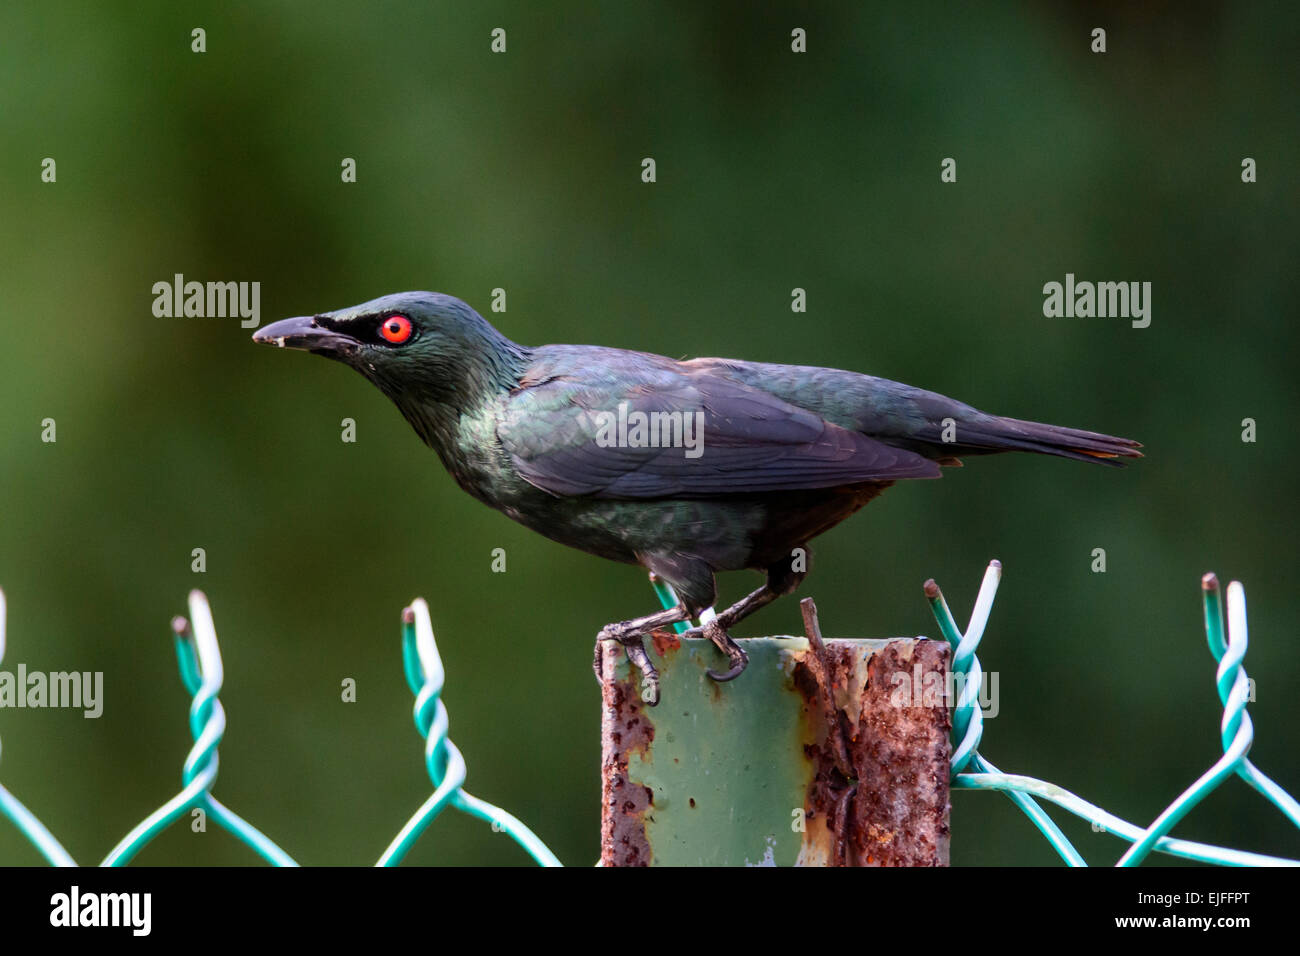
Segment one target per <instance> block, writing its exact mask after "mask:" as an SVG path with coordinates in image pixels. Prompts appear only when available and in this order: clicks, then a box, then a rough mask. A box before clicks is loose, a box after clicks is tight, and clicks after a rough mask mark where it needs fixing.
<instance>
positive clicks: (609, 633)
mask: <svg viewBox="0 0 1300 956" xmlns="http://www.w3.org/2000/svg"><path fill="white" fill-rule="evenodd" d="M626 623H627V622H626V621H621V622H619V623H617V624H607V625H605V627H603V628H601V630H600V633H599V634H597V635H596V659H595V660H594V661H593V662H592V668H593V669H594V670H595V671H596V681H597V683H599V682H600V679H601V666H600V664H601V651H602V650H603V647H602V645H603V644H604V643H605V642H607V641H618V643H620V644H622V645H623V650H624V651H626V652H627V659H628V662H629V663H632V664H635V665H636V666H637V667H638V668H640V669H641V683H642V687H641V699H642V700H643V701H645V702H646V703H647V704H649V705H650V706H651V707H654V706H657V705H658V703H659V671H658V670H656V669H655V666H654V664H652V663H651V662H650V656H649V655H648V654H647V653H646V650H645V644H644V643H643V642H642V638H641V635H640V634H639V633H636V632H634V631H631V630H629V629H628V628H627V627H626V626H625V625H626Z"/></svg>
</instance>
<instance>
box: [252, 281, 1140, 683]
mask: <svg viewBox="0 0 1300 956" xmlns="http://www.w3.org/2000/svg"><path fill="white" fill-rule="evenodd" d="M395 315H400V316H405V317H406V318H407V319H409V320H410V322H411V325H412V328H413V334H412V335H411V337H410V338H409V340H407V341H404V342H402V343H400V344H394V343H392V342H390V341H387V340H385V338H384V337H383V336H381V335H380V334H379V328H380V325H381V323H383V322H385V321H386V320H388V319H390V318H391V317H393V316H395ZM254 339H255V340H256V341H260V342H265V343H267V344H278V345H280V346H282V347H290V348H301V349H306V350H309V351H313V352H316V353H318V354H322V355H326V356H328V357H330V358H334V359H337V360H339V361H342V362H344V363H346V364H348V365H351V366H352V367H353V368H355V369H356V370H357V371H359V372H361V374H363V375H365V376H366V377H367V378H368V379H370V380H371V381H372V382H374V384H375V385H376V386H378V387H379V388H380V389H381V390H382V391H383V392H384V394H386V395H387V396H388V397H389V398H390V399H392V401H393V402H394V403H395V404H396V405H397V407H398V408H399V409H400V410H401V411H402V414H403V415H405V416H406V419H407V421H409V422H410V423H411V425H412V427H413V428H414V429H415V431H416V433H417V434H419V436H420V437H421V438H422V439H423V440H424V441H425V442H426V443H427V444H428V445H429V446H430V447H432V448H433V449H434V450H435V451H436V452H437V453H438V455H439V457H440V458H441V459H442V462H443V464H444V465H445V466H446V468H447V470H448V471H449V472H451V474H452V476H453V477H454V478H455V479H456V481H457V482H458V483H459V484H460V486H461V487H462V488H464V489H465V490H466V491H468V492H469V493H470V494H472V495H473V496H474V497H476V498H478V499H479V500H480V501H482V502H484V503H485V504H488V505H491V506H492V507H494V508H496V509H497V510H499V511H501V512H503V513H504V514H506V515H508V516H509V517H511V518H513V519H514V520H516V521H518V522H520V523H522V524H524V525H526V526H527V527H529V528H532V529H533V530H535V531H538V532H540V533H541V534H544V535H546V536H547V537H549V538H552V539H553V540H555V541H559V542H561V543H563V544H567V545H570V546H572V547H575V548H580V549H582V550H584V551H587V552H589V553H591V554H595V555H599V556H600V557H604V558H610V559H612V560H615V561H622V562H626V563H635V564H640V565H642V566H644V567H646V568H647V569H649V570H650V571H652V572H654V573H656V574H658V575H659V576H660V577H662V578H663V579H664V580H665V581H667V582H668V583H669V584H671V585H672V586H673V588H674V590H675V591H676V592H677V594H678V596H679V598H680V599H681V605H680V606H679V607H678V608H675V609H672V610H670V611H664V612H659V613H657V614H651V615H647V616H646V617H643V618H637V619H633V620H630V621H623V622H619V623H617V624H612V625H609V626H608V627H607V628H605V630H603V631H602V632H601V634H602V637H603V638H606V639H615V640H619V641H621V642H623V643H624V644H625V646H627V647H628V649H629V654H630V655H631V656H632V657H633V659H634V660H636V661H637V663H638V664H640V665H641V667H642V669H643V671H644V672H645V674H646V677H647V680H648V681H651V682H652V681H653V674H654V668H653V666H652V665H650V663H649V660H648V658H646V656H645V652H644V649H643V648H642V647H641V637H642V635H644V634H645V633H646V632H648V631H649V630H650V629H653V628H655V627H660V626H666V625H668V624H671V623H673V622H674V621H679V620H685V619H687V618H692V617H696V616H698V614H699V612H700V611H702V610H703V609H705V608H707V607H709V606H710V605H712V604H713V600H714V594H715V587H714V574H715V572H717V571H732V570H739V569H742V568H752V569H756V570H759V571H762V572H765V573H766V574H767V584H765V585H764V587H763V588H760V589H759V590H758V591H755V592H754V593H753V594H751V595H749V597H747V598H745V599H744V600H742V601H741V602H738V603H737V604H736V605H734V606H733V607H731V608H728V609H727V610H726V611H724V612H723V613H722V614H720V615H719V616H718V620H717V622H716V623H715V624H712V625H709V626H707V627H706V628H704V629H703V631H704V633H706V634H707V636H709V637H710V638H711V639H713V640H714V642H715V643H716V644H717V645H718V647H719V648H720V649H722V650H723V651H724V652H725V653H727V655H728V658H729V659H730V661H731V665H732V666H731V669H730V670H729V671H728V672H727V674H724V675H720V679H730V678H731V677H734V676H735V675H736V674H738V673H739V672H740V670H741V669H743V666H744V652H743V651H742V650H741V649H740V648H739V646H738V645H736V644H735V642H734V641H732V640H731V639H730V637H728V636H727V634H726V629H727V628H728V627H729V626H730V625H731V624H734V623H735V622H736V621H738V620H739V619H740V618H742V617H744V616H746V615H747V614H749V613H751V612H752V611H753V610H756V609H757V608H758V607H761V606H763V605H764V604H767V603H769V602H770V601H771V600H773V599H774V598H775V597H777V596H778V595H780V594H784V593H788V592H789V591H791V590H793V589H794V588H795V587H796V586H797V585H798V583H799V581H800V580H802V578H803V576H804V574H805V573H806V570H807V568H806V563H805V562H806V553H807V544H808V542H809V540H811V539H812V538H813V537H815V536H816V535H818V534H820V533H822V532H823V531H826V530H827V529H829V528H831V527H833V526H834V525H835V524H837V523H839V522H840V521H842V520H844V519H845V518H846V517H848V516H849V515H850V514H852V513H853V512H854V511H856V510H858V509H859V508H861V507H862V506H863V505H864V504H866V503H867V502H868V501H869V500H871V499H872V498H873V497H875V496H876V495H877V494H879V493H880V492H881V491H883V490H884V489H885V488H887V487H889V486H890V485H891V484H893V482H895V481H898V480H902V479H907V478H935V477H938V476H939V466H940V465H941V464H957V463H958V458H959V456H967V455H980V454H989V453H992V452H1000V451H1011V450H1020V451H1033V452H1039V453H1043V454H1051V455H1058V456H1061V457H1066V458H1075V459H1081V460H1085V461H1102V462H1105V463H1108V464H1117V463H1119V459H1121V458H1132V457H1139V453H1138V452H1137V450H1136V449H1137V448H1138V447H1139V446H1138V444H1137V443H1136V442H1133V441H1130V440H1128V439H1122V438H1113V437H1111V436H1108V435H1102V434H1098V433H1095V432H1085V431H1080V430H1078V429H1071V428H1061V427H1057V426H1053V425H1042V424H1038V423H1034V422H1025V421H1019V420H1017V419H1010V418H1002V417H999V416H996V415H989V414H986V413H984V412H981V411H979V410H977V409H975V408H972V407H970V406H969V405H965V404H962V403H961V402H957V401H954V400H953V399H950V398H946V397H944V396H942V395H938V394H936V393H934V392H927V391H924V390H922V389H918V388H913V387H911V386H909V385H903V384H900V383H898V382H891V381H888V380H886V379H881V378H874V377H872V376H868V375H860V374H858V373H856V372H848V371H842V370H839V369H828V368H816V367H809V366H792V365H772V364H763V363H757V362H743V361H735V360H729V359H695V360H692V361H676V360H674V359H669V358H665V357H663V356H660V355H651V354H647V353H644V352H631V351H626V350H622V349H615V348H605V347H600V346H581V345H546V346H540V347H537V348H528V347H525V346H522V345H518V344H516V343H514V342H511V341H510V340H509V339H507V338H506V337H505V336H503V335H502V334H501V333H500V332H498V331H497V330H496V329H494V328H493V327H492V326H491V325H490V324H488V322H487V321H485V320H484V319H483V318H482V316H480V315H479V314H478V313H477V312H475V311H474V310H473V309H472V308H470V307H469V306H468V305H466V304H465V303H464V302H462V301H460V300H459V299H456V298H453V297H451V296H447V295H441V294H438V293H431V292H407V293H399V294H396V295H390V296H385V297H383V298H381V299H375V300H373V301H371V302H366V303H363V304H362V305H358V306H354V307H352V308H349V309H343V310H339V311H337V312H326V313H321V314H319V315H316V316H311V317H304V318H300V319H286V320H284V321H282V322H277V323H274V324H272V325H270V326H267V327H265V328H263V329H260V330H258V332H257V333H256V334H255V335H254ZM647 422H648V423H650V424H649V426H648V427H642V426H643V425H644V423H647Z"/></svg>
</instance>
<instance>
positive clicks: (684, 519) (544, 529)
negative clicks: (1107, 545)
mask: <svg viewBox="0 0 1300 956" xmlns="http://www.w3.org/2000/svg"><path fill="white" fill-rule="evenodd" d="M886 487H888V483H885V482H880V483H873V484H871V485H870V486H867V485H854V486H850V487H847V488H833V489H819V490H816V491H790V492H770V493H767V494H762V495H743V496H742V495H737V496H734V497H732V496H726V497H717V498H709V499H699V500H695V499H654V500H635V501H633V500H610V499H602V498H553V497H551V496H550V495H547V494H545V493H544V492H538V493H537V497H533V496H527V497H528V499H529V500H526V501H525V500H519V501H508V502H507V501H500V502H494V504H495V506H496V507H497V508H499V509H500V510H501V511H502V512H504V513H505V514H506V515H508V516H509V517H511V518H513V519H514V520H515V521H518V522H519V523H520V524H522V525H524V526H525V527H528V528H531V529H532V530H534V531H537V532H538V533H539V534H543V535H545V536H546V537H548V538H550V539H551V540H553V541H558V542H560V543H561V544H567V545H569V546H570V547H573V548H577V549H579V550H581V551H586V552H587V553H589V554H594V555H597V556H599V557H603V558H608V559H610V560H613V561H622V562H625V563H629V564H634V563H638V562H639V557H638V556H639V555H644V554H671V553H679V554H690V555H695V556H697V557H700V558H702V559H704V560H705V561H706V562H708V563H709V565H710V566H712V567H713V568H714V569H715V570H718V571H736V570H740V569H742V568H760V569H762V568H766V567H768V566H770V565H771V564H773V563H775V562H777V561H780V560H783V559H785V558H788V557H789V555H790V551H791V549H793V548H795V547H798V546H800V545H803V544H805V543H807V542H808V541H809V540H810V539H812V538H814V537H816V536H817V535H819V534H821V533H822V532H824V531H827V530H829V529H830V528H832V527H834V526H835V525H836V524H838V523H839V522H841V521H843V520H844V519H845V518H847V517H848V516H849V515H851V514H853V513H854V512H855V511H857V510H858V509H859V508H861V507H862V506H863V505H865V504H866V503H867V502H868V501H869V500H871V498H873V497H875V496H876V495H877V494H879V493H880V492H881V491H883V490H884V488H886Z"/></svg>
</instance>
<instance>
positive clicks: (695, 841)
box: [616, 637, 873, 866]
mask: <svg viewBox="0 0 1300 956" xmlns="http://www.w3.org/2000/svg"><path fill="white" fill-rule="evenodd" d="M864 643H873V642H864ZM807 649H808V642H807V640H805V639H804V638H802V637H763V638H753V639H751V640H747V641H746V642H745V650H746V651H747V652H748V654H749V667H748V668H746V670H745V676H744V680H739V681H734V682H732V683H730V684H726V685H720V684H717V683H716V682H714V681H712V680H710V679H709V678H708V677H706V676H705V673H704V672H705V671H706V670H707V669H708V668H709V667H716V666H717V656H718V652H717V649H716V648H715V647H714V646H713V645H712V644H711V643H710V642H708V641H707V640H686V641H680V642H677V646H676V647H667V648H665V650H664V656H663V660H662V661H661V662H660V668H659V669H660V700H661V701H662V703H661V704H660V705H659V706H658V707H645V708H642V709H641V711H640V716H641V718H642V719H643V720H645V721H647V722H648V723H649V724H650V725H651V726H652V727H653V729H654V743H653V747H651V748H649V752H648V753H647V752H646V751H644V750H636V751H633V752H632V753H630V755H629V757H628V779H629V781H630V782H631V783H633V784H637V785H643V786H646V787H649V788H650V790H651V791H652V793H653V806H652V807H651V808H650V809H649V810H648V811H647V813H646V816H645V830H646V839H647V842H648V843H649V844H650V846H651V848H652V850H653V854H654V862H655V865H657V866H737V865H760V864H766V865H773V864H775V865H792V864H794V863H795V861H796V860H797V859H798V857H799V852H800V849H801V848H802V845H803V835H802V833H801V832H796V830H795V829H794V828H793V827H792V824H795V823H797V822H799V817H800V815H801V814H802V808H803V806H804V799H805V795H806V794H807V791H808V786H809V784H810V783H811V781H812V776H813V773H814V767H813V766H812V763H811V761H809V760H808V759H807V758H806V757H805V755H804V746H805V744H810V743H812V742H813V740H814V733H813V729H812V727H811V725H810V724H809V723H808V721H807V720H806V719H805V718H804V716H803V706H802V705H803V701H802V698H800V697H799V694H798V691H796V690H795V688H794V685H793V683H792V680H791V671H792V669H793V667H794V663H795V658H796V655H799V654H802V653H803V652H805V651H806V650H807ZM616 677H617V679H618V680H629V679H634V675H631V674H630V672H629V669H628V664H627V660H626V658H624V659H623V660H621V661H620V663H619V665H618V670H617V672H616ZM720 821H725V823H726V824H727V825H726V826H720V825H719V823H720Z"/></svg>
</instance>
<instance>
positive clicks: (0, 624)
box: [0, 591, 77, 866]
mask: <svg viewBox="0 0 1300 956" xmlns="http://www.w3.org/2000/svg"><path fill="white" fill-rule="evenodd" d="M7 609H8V606H7V605H6V604H5V593H4V591H0V664H2V663H4V659H5V619H6V616H7ZM0 813H3V814H4V815H5V816H6V817H7V818H8V819H9V820H10V822H12V823H13V825H14V826H16V827H17V828H18V831H19V832H20V833H21V834H22V835H23V836H25V837H27V839H28V841H29V842H30V843H31V844H32V845H33V846H34V847H36V849H37V850H39V851H40V853H41V855H42V856H43V857H45V859H46V860H48V861H49V863H50V865H51V866H76V865H77V861H76V860H74V859H73V858H72V855H71V854H69V853H68V851H67V850H65V849H64V848H63V844H62V843H60V842H59V841H58V840H57V839H55V837H54V834H53V833H51V832H50V831H49V830H47V829H46V827H45V824H43V823H41V821H40V820H38V819H36V815H35V814H34V813H32V812H31V811H30V810H28V809H27V808H26V807H25V806H23V803H22V801H21V800H19V799H18V798H17V797H15V796H14V795H13V794H12V793H10V792H9V791H8V789H7V788H6V787H5V786H4V785H3V784H0Z"/></svg>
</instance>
